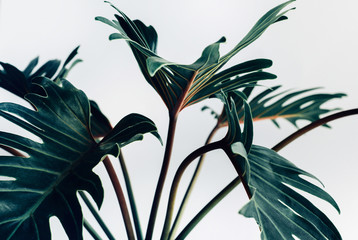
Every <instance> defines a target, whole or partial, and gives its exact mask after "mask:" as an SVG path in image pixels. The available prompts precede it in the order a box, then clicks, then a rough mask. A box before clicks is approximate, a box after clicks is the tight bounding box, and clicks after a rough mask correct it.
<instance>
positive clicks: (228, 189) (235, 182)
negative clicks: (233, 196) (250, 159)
mask: <svg viewBox="0 0 358 240" xmlns="http://www.w3.org/2000/svg"><path fill="white" fill-rule="evenodd" d="M240 182H241V181H240V177H236V178H235V179H234V180H233V181H231V182H230V184H229V185H227V186H226V187H225V188H224V189H223V190H221V191H220V192H219V193H218V194H217V195H216V196H215V197H214V198H213V199H212V200H211V201H210V202H209V203H208V204H206V205H205V207H204V208H203V209H202V210H201V211H200V212H199V213H198V214H196V215H195V217H194V218H193V219H192V220H191V221H190V222H189V224H188V225H186V227H185V228H184V229H183V231H181V232H180V234H179V235H178V237H177V238H176V240H182V239H185V238H186V236H187V235H188V234H189V233H190V232H191V230H193V229H194V227H195V226H196V225H197V224H198V223H199V222H200V221H201V220H202V219H203V218H204V217H205V216H206V215H207V214H208V213H209V212H210V211H211V210H212V209H213V208H214V207H215V206H216V205H217V204H218V203H219V202H220V201H221V200H222V199H224V198H225V197H226V196H227V195H228V194H229V193H230V192H231V191H232V190H233V189H234V188H235V187H236V186H237V185H238V184H239V183H240Z"/></svg>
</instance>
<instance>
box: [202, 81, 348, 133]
mask: <svg viewBox="0 0 358 240" xmlns="http://www.w3.org/2000/svg"><path fill="white" fill-rule="evenodd" d="M280 88H281V86H274V87H272V88H269V89H266V90H264V91H262V92H259V93H258V94H257V95H255V96H253V97H251V95H252V91H253V89H254V87H247V88H244V89H243V90H242V91H243V93H244V94H245V95H246V96H247V97H248V98H249V99H250V98H251V100H249V104H250V107H251V110H252V117H253V121H260V120H272V121H273V122H274V124H275V125H276V126H277V127H279V125H278V122H277V120H278V119H286V120H287V121H289V122H290V123H292V124H293V125H294V126H296V127H297V124H296V123H297V121H298V120H306V121H309V122H314V121H316V120H318V119H320V117H321V115H323V114H326V113H329V112H331V111H334V110H337V109H327V108H322V105H323V104H324V103H326V102H328V101H330V100H333V99H337V98H341V97H343V96H346V95H345V94H343V93H336V94H328V93H314V94H312V93H310V92H312V91H314V90H316V88H312V89H305V90H299V91H293V92H292V91H291V92H288V91H281V92H278V90H279V89H280ZM238 93H240V92H239V91H233V92H232V93H230V97H232V99H233V100H234V102H235V106H236V111H237V113H238V115H239V119H240V121H243V117H244V109H243V103H242V97H241V96H239V95H238ZM307 93H309V94H307ZM205 109H210V108H209V107H205V108H203V110H205ZM214 114H216V115H218V114H217V113H215V112H214ZM226 114H227V113H226V111H224V110H223V111H222V113H221V114H220V115H218V116H217V117H216V118H217V119H218V123H219V125H220V126H226V125H227V124H228V120H227V115H226ZM325 126H327V125H325Z"/></svg>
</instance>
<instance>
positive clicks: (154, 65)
mask: <svg viewBox="0 0 358 240" xmlns="http://www.w3.org/2000/svg"><path fill="white" fill-rule="evenodd" d="M291 2H292V1H289V2H286V3H284V4H281V5H279V6H277V7H275V8H274V9H272V10H271V11H269V12H268V13H267V14H265V15H264V16H263V17H262V18H261V19H260V20H259V21H258V22H257V24H256V25H255V26H254V27H253V29H252V30H251V31H250V32H249V33H248V35H247V36H245V37H244V39H243V40H242V41H240V42H239V44H238V45H237V46H235V48H234V49H232V50H231V51H230V52H229V53H228V54H226V55H224V56H223V57H220V53H219V46H220V44H221V43H222V42H224V41H225V38H221V39H220V40H219V41H217V42H215V43H213V44H211V45H209V46H208V47H206V48H205V49H204V51H203V52H202V55H201V57H200V58H199V59H198V60H197V61H195V62H194V63H193V64H189V65H183V64H178V63H175V62H172V61H167V60H166V59H163V58H161V57H160V56H158V55H157V54H156V52H155V49H156V43H157V33H156V31H155V29H154V28H153V27H152V26H149V27H146V26H145V25H144V24H143V23H142V22H141V21H139V20H134V21H132V20H131V19H130V18H129V17H128V16H126V15H125V14H124V13H123V12H122V11H120V10H119V9H117V8H116V7H114V6H113V5H112V7H114V8H115V9H116V10H117V11H118V13H119V15H115V17H116V20H113V21H110V20H108V19H106V18H103V17H97V18H96V19H97V20H99V21H101V22H103V23H105V24H107V25H109V26H111V27H114V28H115V29H117V30H118V32H117V33H113V34H111V35H110V39H111V40H113V39H123V40H125V41H127V42H128V43H129V45H130V47H131V49H132V51H133V54H134V56H135V57H136V60H137V62H138V64H139V66H140V69H141V71H142V73H143V75H144V77H145V78H146V80H147V82H148V83H149V84H150V85H151V86H152V87H153V88H154V89H155V90H156V91H157V92H158V94H159V95H160V96H161V98H162V99H163V101H164V103H165V104H166V105H167V107H168V109H169V111H170V112H171V113H174V114H176V113H178V112H179V111H181V110H182V109H183V108H185V107H187V106H190V105H192V104H195V103H197V102H200V101H202V100H204V99H207V98H209V97H210V96H213V95H214V94H217V93H220V92H221V91H224V92H229V91H232V90H234V89H237V88H239V87H243V86H246V85H248V84H252V83H255V82H257V81H258V80H265V79H274V78H276V76H275V75H273V74H270V73H267V72H263V71H262V70H263V69H264V68H267V67H269V66H271V61H269V60H254V61H249V62H246V63H245V64H238V65H235V66H234V67H231V68H229V69H228V70H224V71H223V72H219V70H220V69H221V68H222V67H223V66H224V65H225V64H226V63H227V62H228V61H229V60H230V59H231V58H232V57H233V56H234V55H235V54H237V53H238V52H239V51H240V50H242V49H243V48H244V47H246V46H247V45H249V44H250V43H252V42H253V41H254V40H256V39H257V38H258V37H259V36H260V35H261V34H262V33H263V32H264V31H265V30H266V29H267V28H268V27H269V26H270V25H271V24H273V23H275V22H277V21H279V20H282V19H283V14H284V13H286V12H287V11H283V12H281V11H282V10H283V9H284V8H285V7H286V6H287V5H288V4H289V3H291ZM263 62H265V64H263ZM267 63H269V64H267ZM258 66H260V67H258Z"/></svg>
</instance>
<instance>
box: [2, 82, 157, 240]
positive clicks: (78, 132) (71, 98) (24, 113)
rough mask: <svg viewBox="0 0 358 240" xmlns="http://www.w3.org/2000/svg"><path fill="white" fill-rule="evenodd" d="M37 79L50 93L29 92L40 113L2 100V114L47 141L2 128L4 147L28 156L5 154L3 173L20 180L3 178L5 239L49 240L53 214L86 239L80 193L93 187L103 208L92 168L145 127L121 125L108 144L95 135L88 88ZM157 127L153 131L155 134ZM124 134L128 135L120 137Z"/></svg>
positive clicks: (74, 235)
mask: <svg viewBox="0 0 358 240" xmlns="http://www.w3.org/2000/svg"><path fill="white" fill-rule="evenodd" d="M33 81H34V82H36V83H37V84H39V85H41V86H42V87H43V88H44V91H45V92H46V96H40V95H37V94H33V93H30V94H28V95H26V99H27V100H28V101H29V102H30V103H32V105H33V106H34V107H35V109H36V110H35V111H34V110H30V109H28V108H25V107H23V106H20V105H17V104H13V103H0V115H1V116H2V117H4V118H6V119H7V120H9V121H11V122H13V123H14V124H16V125H18V126H20V127H22V128H23V129H25V130H26V131H28V132H29V133H32V134H33V135H35V136H37V137H38V138H39V139H41V140H40V141H36V140H31V139H29V138H25V137H22V136H18V135H15V134H12V133H7V132H0V145H5V146H8V147H10V148H13V149H17V150H19V151H21V152H23V153H24V154H25V155H24V156H23V157H21V156H0V176H6V177H10V178H14V179H15V180H13V181H12V180H2V181H0V192H1V198H0V232H1V238H4V239H49V238H50V229H49V217H51V216H57V217H58V218H59V220H60V221H61V223H62V224H63V226H64V229H65V231H66V233H67V235H68V237H69V238H70V239H82V223H83V219H82V212H81V208H80V205H79V202H78V199H77V197H76V192H77V191H78V190H85V191H87V192H88V193H90V194H91V196H92V198H93V199H94V200H95V202H96V203H97V205H98V207H100V206H101V204H102V200H103V189H102V185H101V181H100V179H99V177H98V176H97V175H96V174H95V173H93V171H92V168H93V167H94V166H95V165H96V164H97V163H98V162H99V161H100V160H101V159H102V158H103V156H104V155H106V154H109V153H112V152H113V151H112V150H113V149H115V148H116V147H117V146H124V145H125V144H127V143H129V142H131V141H134V140H139V139H140V137H138V136H139V133H140V134H144V133H145V129H144V130H143V129H141V130H136V129H129V130H128V129H127V128H128V127H129V126H128V125H124V126H123V125H122V126H119V127H116V128H115V129H114V130H113V133H110V135H109V136H114V137H113V138H114V140H115V141H112V142H111V140H106V141H104V142H105V143H106V144H107V148H103V146H102V145H101V144H97V143H96V141H95V140H94V139H93V137H92V133H91V131H90V126H89V122H90V104H89V101H88V99H87V97H86V96H85V94H84V93H83V92H82V91H80V90H77V89H76V88H75V87H73V86H72V85H71V84H70V83H69V82H67V81H65V80H63V81H61V83H60V84H59V85H58V84H56V83H54V82H53V81H51V80H50V79H47V78H38V79H34V80H33ZM129 118H131V117H129ZM139 118H140V116H139V115H138V116H137V118H136V119H139ZM127 119H128V118H127ZM141 119H144V117H142V118H141ZM134 120H135V119H134ZM134 120H133V119H132V123H133V121H134ZM149 121H150V120H147V122H149ZM121 127H123V129H121ZM153 128H154V127H153V126H152V128H151V129H150V132H152V133H153V134H155V133H154V132H155V131H156V130H153ZM146 129H149V127H147V128H146ZM122 132H125V133H126V135H125V137H124V138H119V137H116V134H117V135H118V133H122ZM131 134H133V135H131ZM107 139H108V138H107ZM123 141H126V142H123ZM110 144H112V146H111V145H110ZM117 148H118V147H117ZM117 152H118V150H117Z"/></svg>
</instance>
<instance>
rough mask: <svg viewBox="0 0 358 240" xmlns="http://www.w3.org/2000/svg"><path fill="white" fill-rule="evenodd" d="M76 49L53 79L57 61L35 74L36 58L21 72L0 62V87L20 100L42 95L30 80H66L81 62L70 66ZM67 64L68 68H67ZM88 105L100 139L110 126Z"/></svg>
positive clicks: (92, 105) (96, 110) (95, 105)
mask: <svg viewBox="0 0 358 240" xmlns="http://www.w3.org/2000/svg"><path fill="white" fill-rule="evenodd" d="M78 49H79V46H78V47H76V48H75V49H74V50H73V51H72V52H71V53H70V55H69V56H68V57H67V59H66V60H65V62H64V64H63V66H62V68H61V70H60V71H59V73H58V75H57V76H55V77H53V76H54V73H55V72H56V71H57V70H58V68H59V66H60V61H58V60H51V61H48V62H47V63H45V64H44V65H43V66H42V67H40V69H39V70H37V71H36V72H35V73H32V72H33V71H34V68H35V67H36V66H37V64H38V58H35V59H33V60H32V61H31V62H30V63H29V64H28V66H27V67H26V69H25V70H24V71H23V72H21V71H20V70H19V69H17V68H16V67H15V66H13V65H11V64H8V63H2V62H0V65H1V66H2V67H3V70H1V69H0V87H2V88H4V89H5V90H7V91H9V92H11V93H13V94H15V95H17V96H19V97H21V98H24V97H25V95H26V94H28V93H37V94H40V95H44V93H43V91H42V88H39V87H38V86H37V85H36V84H32V80H33V79H34V78H36V77H41V76H46V77H48V78H50V77H51V78H52V79H53V81H55V82H56V83H60V82H61V79H63V78H66V77H67V75H68V73H69V72H70V71H71V69H72V68H73V67H74V66H75V65H76V64H78V63H79V62H81V61H82V60H81V59H75V60H74V61H73V62H72V64H70V63H71V61H72V60H73V59H74V58H75V56H76V55H77V54H78ZM69 64H70V66H69V67H68V65H69ZM90 105H91V128H92V133H93V135H94V137H95V138H101V137H103V136H105V135H106V134H107V133H108V132H110V131H111V129H112V126H111V124H110V122H109V121H108V119H107V118H106V116H105V115H104V114H103V113H102V112H101V110H100V108H99V106H98V105H97V103H96V102H95V101H90Z"/></svg>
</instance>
